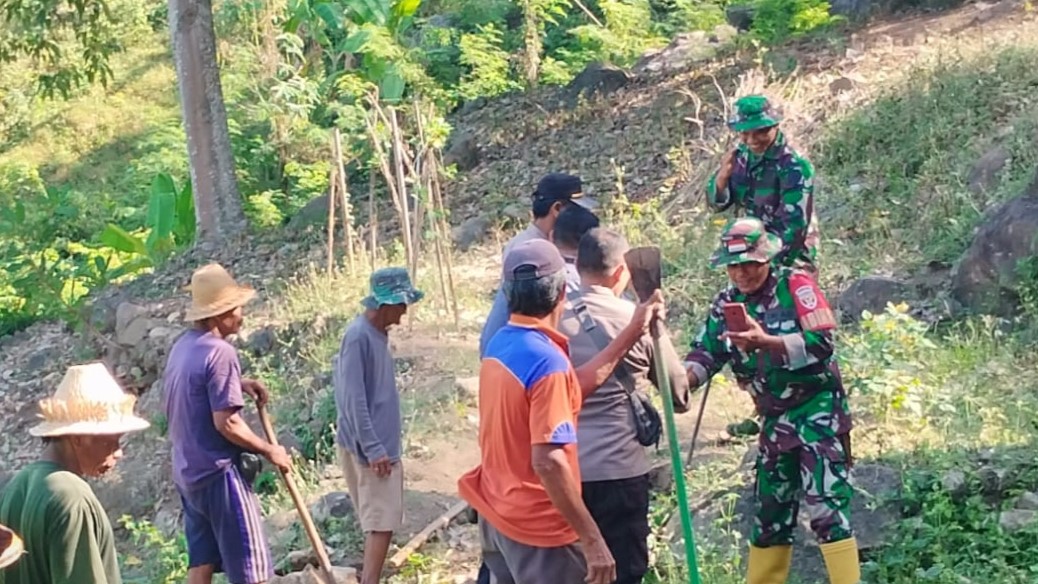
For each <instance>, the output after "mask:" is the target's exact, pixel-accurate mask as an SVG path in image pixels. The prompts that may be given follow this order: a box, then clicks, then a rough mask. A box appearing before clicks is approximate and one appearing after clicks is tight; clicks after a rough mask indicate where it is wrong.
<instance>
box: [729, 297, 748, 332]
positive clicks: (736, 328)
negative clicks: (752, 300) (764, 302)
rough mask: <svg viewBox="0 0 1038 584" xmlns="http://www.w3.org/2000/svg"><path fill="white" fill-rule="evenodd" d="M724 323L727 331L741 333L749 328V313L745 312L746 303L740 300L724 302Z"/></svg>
mask: <svg viewBox="0 0 1038 584" xmlns="http://www.w3.org/2000/svg"><path fill="white" fill-rule="evenodd" d="M724 323H725V326H726V327H727V328H728V331H729V332H733V333H742V332H746V331H748V330H750V315H749V314H748V313H747V312H746V305H745V304H743V303H741V302H727V303H725V305H724Z"/></svg>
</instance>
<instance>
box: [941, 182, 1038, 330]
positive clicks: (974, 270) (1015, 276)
mask: <svg viewBox="0 0 1038 584" xmlns="http://www.w3.org/2000/svg"><path fill="white" fill-rule="evenodd" d="M1036 238H1038V193H1035V194H1034V195H1030V196H1027V195H1025V196H1023V197H1019V198H1016V199H1013V200H1011V201H1008V202H1006V203H1004V204H1002V205H1000V206H999V207H997V208H996V209H994V210H993V211H992V212H991V213H989V214H988V216H987V218H986V219H985V220H984V221H983V223H982V224H981V226H980V228H979V229H978V230H977V232H976V235H974V237H973V242H972V243H971V244H970V246H969V248H968V249H967V250H966V253H965V254H963V256H962V258H960V260H959V262H958V264H957V265H956V267H955V270H954V273H953V275H952V297H953V298H954V299H955V300H957V301H959V302H961V303H962V304H963V305H964V306H965V307H966V308H968V309H969V310H971V311H973V312H981V313H989V314H994V315H997V316H1003V317H1011V316H1013V314H1015V312H1016V311H1017V309H1018V308H1019V306H1020V297H1019V295H1018V292H1017V289H1018V287H1019V286H1020V284H1021V283H1022V282H1021V272H1020V270H1019V266H1020V262H1021V261H1022V260H1024V259H1027V258H1030V257H1033V256H1035V255H1038V240H1036Z"/></svg>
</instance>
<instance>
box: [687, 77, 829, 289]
mask: <svg viewBox="0 0 1038 584" xmlns="http://www.w3.org/2000/svg"><path fill="white" fill-rule="evenodd" d="M735 110H736V114H735V118H734V119H732V120H731V121H729V123H728V127H730V128H731V129H732V130H734V131H736V132H739V134H740V138H741V140H742V143H741V144H739V146H738V147H737V148H736V149H735V150H732V151H730V152H728V154H726V155H725V157H724V159H723V160H722V161H721V168H720V169H719V170H718V171H717V172H716V173H714V175H713V176H712V177H711V178H710V183H709V184H708V185H707V201H708V202H709V204H710V206H711V207H712V208H713V209H714V210H715V211H718V212H720V211H724V210H725V209H728V208H729V207H732V206H735V207H736V208H739V207H741V208H744V209H745V210H746V214H747V215H749V216H750V217H756V218H757V219H760V220H761V221H763V222H764V227H765V229H767V230H768V232H769V233H772V234H774V235H776V236H778V237H779V239H780V241H781V242H782V251H781V252H780V253H779V254H777V255H776V257H775V263H776V264H777V265H783V266H797V267H801V268H803V269H807V270H810V271H813V270H814V264H815V261H816V256H817V250H818V222H817V220H816V218H815V213H814V193H813V190H814V185H813V182H814V174H815V172H814V168H813V167H812V166H811V163H810V162H808V161H807V159H806V158H803V157H801V156H800V155H799V154H797V153H796V151H795V150H793V148H792V147H790V146H789V144H788V143H787V142H786V136H785V135H784V134H783V133H782V131H781V130H780V129H779V127H778V125H779V122H781V121H782V116H781V114H779V112H778V111H777V110H776V109H775V107H774V106H772V104H771V103H770V102H769V101H768V99H767V98H766V97H764V96H761V95H750V96H746V97H743V98H741V99H739V100H738V101H736V102H735Z"/></svg>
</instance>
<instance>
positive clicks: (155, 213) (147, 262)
mask: <svg viewBox="0 0 1038 584" xmlns="http://www.w3.org/2000/svg"><path fill="white" fill-rule="evenodd" d="M147 217H148V219H147V221H148V223H147V231H148V234H147V236H146V237H143V238H142V237H139V236H135V235H132V234H131V233H129V232H127V231H126V230H125V229H123V228H122V227H119V226H118V225H115V224H113V223H109V224H108V225H107V226H106V227H105V230H104V231H102V232H101V235H100V237H99V239H100V242H101V244H103V245H105V246H108V247H110V248H112V249H114V250H116V251H120V252H123V253H127V254H131V255H134V256H138V258H137V260H138V261H137V262H135V263H130V264H126V265H125V266H124V268H123V270H121V271H120V272H118V273H116V274H113V275H112V276H113V277H121V276H123V275H126V274H127V273H131V271H136V270H139V269H143V268H145V267H151V266H155V265H158V264H159V263H161V262H162V261H164V260H165V259H166V258H167V257H168V256H169V254H170V253H172V252H173V250H174V249H176V248H177V247H183V246H186V245H189V244H191V243H192V242H193V241H194V237H195V205H194V197H193V196H192V193H191V184H190V183H188V184H186V185H185V186H184V188H183V189H177V187H176V184H175V183H174V182H173V177H171V176H169V175H168V174H160V175H158V176H156V177H155V181H154V182H153V183H152V186H151V198H150V200H149V202H148V215H147Z"/></svg>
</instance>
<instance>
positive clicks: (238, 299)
mask: <svg viewBox="0 0 1038 584" xmlns="http://www.w3.org/2000/svg"><path fill="white" fill-rule="evenodd" d="M189 290H190V291H191V308H190V309H188V311H187V314H185V315H184V320H187V321H190V322H197V321H200V320H205V319H207V318H210V317H213V316H220V315H221V314H223V313H225V312H228V311H231V310H234V309H235V308H238V307H239V306H245V305H246V304H248V303H249V301H250V300H252V299H253V298H255V297H256V291H255V290H253V289H252V288H251V287H249V286H240V285H238V283H237V282H235V281H234V278H232V277H231V275H230V274H228V273H227V270H225V269H224V267H223V266H221V265H220V264H215V263H214V264H209V265H207V266H202V267H201V268H198V269H197V270H195V273H194V274H192V275H191V286H190V287H189Z"/></svg>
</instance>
